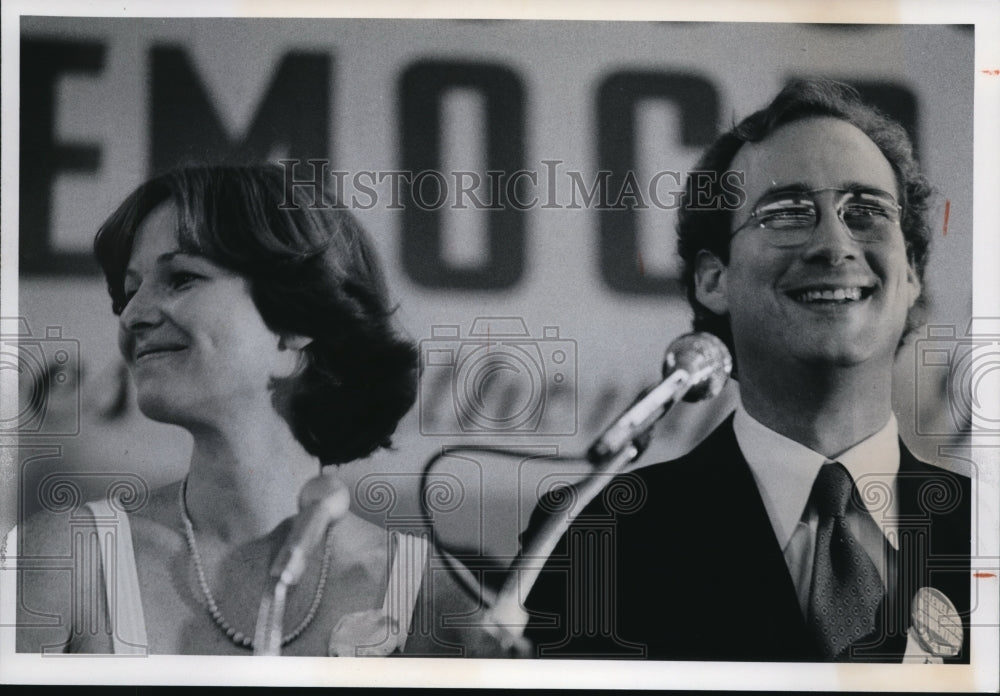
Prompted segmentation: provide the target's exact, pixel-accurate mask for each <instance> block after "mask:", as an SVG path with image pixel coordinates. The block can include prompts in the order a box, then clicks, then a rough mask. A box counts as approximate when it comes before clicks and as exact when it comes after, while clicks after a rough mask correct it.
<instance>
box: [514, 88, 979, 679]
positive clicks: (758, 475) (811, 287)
mask: <svg viewBox="0 0 1000 696" xmlns="http://www.w3.org/2000/svg"><path fill="white" fill-rule="evenodd" d="M696 169H697V170H698V171H709V172H714V173H716V175H717V176H716V177H714V179H715V180H716V181H721V180H723V176H722V175H723V174H724V173H726V172H737V173H738V174H739V175H740V176H742V177H744V193H745V198H743V197H741V199H742V200H740V201H739V203H740V205H737V206H730V207H728V208H725V207H719V206H716V207H713V208H711V209H708V208H704V207H698V206H695V205H693V204H692V201H693V200H696V199H694V198H688V200H687V205H686V206H685V207H684V208H683V209H682V211H681V214H680V218H679V223H678V236H679V250H680V255H681V258H682V260H683V263H684V280H685V284H686V287H687V292H688V298H689V300H690V302H691V305H692V307H693V309H694V312H695V321H694V325H695V329H697V330H702V331H710V332H712V333H715V334H716V335H718V336H719V337H720V338H722V339H723V340H724V341H725V342H726V343H727V344H728V345H729V348H730V350H731V352H732V353H733V357H734V362H735V365H736V375H737V378H738V381H739V385H740V394H741V403H740V405H739V406H738V408H737V410H736V412H735V414H734V415H733V416H731V417H729V418H728V419H726V421H725V422H724V423H723V424H722V425H721V426H720V427H719V428H718V429H716V431H715V432H713V433H712V434H711V435H710V436H709V437H708V438H706V439H705V441H704V442H702V443H701V444H700V445H699V446H698V447H696V448H695V449H694V450H693V451H692V452H690V453H689V454H687V455H686V456H684V457H682V458H681V459H679V460H677V461H674V462H667V463H663V464H658V465H654V466H650V467H646V468H643V469H640V470H638V471H635V472H633V473H630V474H627V475H625V476H623V477H620V479H619V480H618V481H617V482H616V483H614V484H612V486H609V488H608V490H609V491H610V490H612V489H614V488H615V487H616V486H617V490H618V492H619V494H616V495H603V496H598V498H597V499H596V500H595V501H594V502H593V503H591V504H590V505H589V506H588V507H587V509H586V510H585V511H584V513H583V514H581V515H580V516H579V517H578V518H577V520H576V522H575V524H574V525H573V526H572V527H571V528H570V530H569V532H567V534H566V536H565V537H564V540H563V543H562V544H561V546H560V548H559V549H557V551H556V553H555V554H553V556H552V557H551V558H550V559H549V560H548V563H547V565H546V570H545V571H544V572H543V573H542V576H541V578H540V579H539V581H538V583H537V584H536V586H535V589H534V591H533V592H532V593H531V595H530V597H529V598H528V602H527V603H526V606H527V608H528V609H529V610H530V612H531V615H532V620H531V624H530V625H529V630H528V636H529V637H530V638H531V639H532V640H533V641H534V643H535V645H536V650H537V654H538V655H539V656H541V657H549V656H553V657H554V656H566V657H593V658H599V657H651V658H657V659H711V660H789V661H790V660H795V661H877V662H899V661H901V660H904V659H905V660H906V661H920V662H923V661H930V662H940V661H949V662H951V661H956V662H967V661H968V659H969V642H968V612H969V570H968V569H969V550H970V545H969V528H970V495H969V481H968V480H967V479H965V478H964V477H961V476H958V475H956V474H953V473H950V472H947V471H944V470H941V469H937V468H935V467H932V466H930V465H928V464H925V463H922V462H919V461H918V460H916V459H915V458H914V457H913V455H912V454H910V452H909V451H908V450H907V449H906V447H905V445H903V443H902V442H901V441H900V440H899V437H898V434H897V424H896V419H895V416H894V415H893V412H892V402H891V390H892V369H893V363H894V361H895V356H896V353H897V351H898V348H899V346H900V345H901V344H902V341H903V340H905V338H906V336H907V334H908V333H909V332H910V331H912V330H913V329H914V328H915V327H917V326H919V325H920V323H921V315H922V310H923V307H924V296H923V292H922V290H923V284H922V278H923V273H924V267H925V265H926V261H927V253H928V242H929V235H930V233H929V229H928V226H927V223H926V220H925V213H926V207H927V201H928V197H929V195H930V189H929V187H928V185H927V182H926V180H925V179H924V177H923V176H922V175H921V173H920V171H919V168H918V166H917V163H916V161H915V159H914V156H913V153H912V146H911V144H910V141H909V138H908V137H907V135H906V133H905V131H904V130H903V129H902V127H900V126H899V125H898V124H896V123H894V122H893V121H891V120H889V119H888V118H886V117H885V116H884V115H882V114H881V113H879V112H877V111H876V110H874V109H872V108H870V107H869V106H867V105H866V104H864V103H863V102H861V101H860V99H859V98H858V95H857V94H856V93H855V92H854V91H853V90H852V89H850V88H849V87H846V86H844V85H840V84H837V83H832V82H826V81H808V82H797V83H793V84H791V85H789V86H788V87H786V88H785V89H784V90H783V91H782V92H781V93H780V94H779V95H778V96H777V97H776V98H775V99H774V101H773V102H772V103H771V104H770V105H769V106H767V107H766V108H765V109H763V110H761V111H758V112H757V113H754V114H753V115H751V116H750V117H748V118H746V119H745V120H744V121H743V122H741V123H740V124H739V125H738V126H736V127H735V128H734V129H732V130H731V131H729V132H727V133H725V134H724V135H722V136H721V137H720V138H719V139H718V140H717V141H716V142H715V143H714V144H713V145H712V146H711V147H710V148H709V150H708V151H707V152H706V153H705V155H704V156H703V158H702V160H701V162H700V163H699V164H698V166H697V167H696ZM710 178H711V177H710ZM708 193H709V194H710V195H708V196H705V197H703V198H702V199H701V200H706V199H707V200H725V198H724V197H723V196H722V193H723V192H721V191H719V192H714V191H713V192H708ZM716 193H718V194H719V195H718V196H715V194H716ZM626 489H627V490H629V491H630V495H626V496H622V495H620V492H621V491H622V490H626ZM623 501H625V502H624V503H623Z"/></svg>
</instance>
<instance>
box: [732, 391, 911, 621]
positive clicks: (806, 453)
mask: <svg viewBox="0 0 1000 696" xmlns="http://www.w3.org/2000/svg"><path fill="white" fill-rule="evenodd" d="M733 428H734V429H735V431H736V441H737V442H738V443H739V446H740V450H742V452H743V456H744V457H746V460H747V464H749V465H750V471H751V472H752V473H753V477H754V480H755V481H756V483H757V488H758V489H759V490H760V495H761V498H762V499H763V501H764V507H765V509H766V510H767V516H768V518H769V519H770V520H771V526H772V527H773V528H774V534H775V536H776V537H777V539H778V544H779V545H780V546H781V550H782V552H783V553H784V556H785V563H787V564H788V572H789V573H790V574H791V576H792V582H793V583H794V584H795V589H796V592H797V593H798V599H799V607H800V608H801V609H802V613H803V616H806V615H807V613H808V607H809V593H810V586H811V584H812V568H813V553H814V547H815V545H816V529H817V527H818V524H819V517H818V515H817V513H816V510H815V508H814V507H813V506H812V505H808V503H809V494H810V493H811V492H812V487H813V483H814V482H815V480H816V476H817V475H818V474H819V470H820V467H821V466H823V465H824V464H826V463H827V462H830V461H833V460H831V459H829V458H827V457H825V456H823V455H822V454H819V453H818V452H814V451H812V450H811V449H809V448H808V447H806V446H805V445H802V444H800V443H798V442H795V441H794V440H791V439H789V438H787V437H785V436H784V435H782V434H780V433H777V432H775V431H774V430H771V429H770V428H768V427H766V426H765V425H763V424H762V423H760V421H757V420H755V419H754V418H753V417H752V416H751V415H750V414H749V413H747V412H746V410H745V409H744V408H743V404H742V403H741V404H740V405H739V406H738V407H737V409H736V416H735V419H734V421H733ZM898 437H899V436H898V426H897V424H896V416H895V415H894V414H892V413H891V412H890V413H889V416H888V421H887V422H886V424H885V426H883V428H882V429H881V430H879V431H878V432H877V433H875V434H874V435H872V436H871V437H869V438H867V439H865V440H863V441H861V442H859V443H858V444H856V445H854V446H853V447H851V448H850V449H848V450H847V451H846V452H842V453H841V454H839V455H838V456H837V457H836V461H838V462H840V463H841V464H843V465H844V467H845V468H846V469H847V471H848V472H850V474H851V478H853V479H854V484H855V486H856V487H857V488H858V491H859V492H860V494H861V495H860V497H861V499H862V501H863V502H864V507H865V508H866V510H867V512H868V514H864V512H863V511H861V510H858V509H856V508H854V506H853V505H851V506H849V507H848V512H847V522H848V525H849V526H850V528H851V531H852V532H853V533H854V535H855V536H856V537H857V538H858V540H859V541H860V542H861V545H862V547H863V548H864V549H865V551H866V552H867V553H868V555H869V556H870V557H871V559H872V561H874V563H875V566H876V568H878V571H879V575H880V576H881V578H882V584H883V585H884V586H887V584H888V577H889V575H888V571H887V570H886V562H887V561H886V553H885V545H884V544H885V539H888V540H889V543H890V544H892V546H893V548H896V546H897V544H898V541H897V536H896V534H897V528H898V523H897V519H898V505H897V501H896V474H897V472H898V471H899V439H898ZM873 520H874V524H872V521H873Z"/></svg>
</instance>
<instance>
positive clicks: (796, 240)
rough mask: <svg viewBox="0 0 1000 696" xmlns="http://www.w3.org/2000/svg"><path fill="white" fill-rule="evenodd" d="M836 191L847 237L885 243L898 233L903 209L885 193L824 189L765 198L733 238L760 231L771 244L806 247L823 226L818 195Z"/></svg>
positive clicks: (774, 194) (732, 235) (835, 194)
mask: <svg viewBox="0 0 1000 696" xmlns="http://www.w3.org/2000/svg"><path fill="white" fill-rule="evenodd" d="M826 191H832V192H833V193H834V196H835V198H834V200H835V202H836V207H835V209H836V211H837V217H838V218H839V219H840V221H841V222H842V223H844V227H846V228H847V233H848V234H849V235H850V236H851V239H854V240H856V241H859V242H872V243H875V242H882V241H885V240H886V239H888V238H889V236H890V235H891V234H892V233H893V232H894V231H895V230H896V228H897V227H898V225H899V218H900V216H901V215H902V212H903V207H902V206H901V205H899V203H897V202H896V199H895V198H893V196H892V195H891V194H889V193H886V192H885V191H878V190H871V189H867V190H860V191H850V190H845V189H838V188H821V189H814V190H812V191H780V192H776V193H771V194H768V195H766V196H764V197H763V198H761V199H760V200H759V201H757V203H756V204H755V205H754V207H753V211H752V212H751V213H750V217H749V219H747V220H746V222H744V223H743V224H742V225H740V226H739V227H737V228H736V229H735V230H733V232H732V234H731V235H730V237H735V236H736V234H737V233H739V232H741V231H742V230H744V229H747V228H748V227H758V228H760V229H762V230H764V232H765V233H766V235H767V239H768V241H769V242H770V243H771V244H772V245H774V246H777V247H794V246H799V245H802V244H805V243H806V242H808V241H809V238H810V237H812V234H813V231H814V230H815V229H816V225H817V224H818V223H819V218H820V211H819V205H818V204H817V203H816V194H818V193H824V192H826Z"/></svg>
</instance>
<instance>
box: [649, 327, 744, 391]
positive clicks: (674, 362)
mask: <svg viewBox="0 0 1000 696" xmlns="http://www.w3.org/2000/svg"><path fill="white" fill-rule="evenodd" d="M732 369H733V359H732V357H731V356H730V355H729V349H728V348H726V344H725V343H723V342H722V340H721V339H720V338H719V337H718V336H715V335H713V334H710V333H706V332H704V331H698V332H695V333H688V334H684V335H683V336H681V337H679V338H677V339H676V340H674V342H673V343H671V344H670V345H669V346H667V353H666V355H665V356H664V357H663V377H664V379H665V378H666V377H668V376H669V375H670V374H672V373H673V372H675V371H677V370H684V371H685V372H687V373H688V374H690V375H699V374H700V379H698V381H696V382H694V383H693V384H692V385H691V386H690V388H689V389H688V391H687V393H686V394H685V395H684V400H685V401H701V400H703V399H710V398H712V397H715V396H718V395H719V392H721V391H722V387H724V386H725V384H726V380H727V379H729V373H730V371H731V370H732ZM706 370H707V372H706Z"/></svg>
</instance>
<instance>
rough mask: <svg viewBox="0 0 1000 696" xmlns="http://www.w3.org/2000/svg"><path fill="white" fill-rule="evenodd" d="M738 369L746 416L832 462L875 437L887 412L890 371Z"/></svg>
mask: <svg viewBox="0 0 1000 696" xmlns="http://www.w3.org/2000/svg"><path fill="white" fill-rule="evenodd" d="M740 369H741V373H740V395H741V398H742V401H743V406H744V408H746V410H747V413H749V414H750V415H751V416H753V417H754V418H755V419H757V420H758V421H759V422H760V423H762V424H763V425H766V426H767V427H768V428H770V429H771V430H774V431H776V432H779V433H781V434H782V435H784V436H786V437H788V438H790V439H792V440H795V441H796V442H799V443H801V444H803V445H805V446H806V447H808V448H809V449H811V450H813V451H814V452H819V453H820V454H822V455H824V456H825V457H829V458H831V459H832V458H835V457H837V456H838V455H839V454H841V453H842V452H844V451H846V450H847V449H849V448H851V447H852V446H854V445H856V444H857V443H858V442H861V441H862V440H864V439H865V438H867V437H869V436H871V435H872V434H874V433H875V432H877V431H878V430H879V429H880V428H882V426H884V425H885V423H886V420H887V418H888V416H889V414H890V413H891V412H892V374H891V370H882V371H881V373H880V374H875V375H873V374H872V372H873V371H872V370H861V369H852V368H837V369H831V370H813V369H798V370H796V369H791V370H782V371H781V372H775V371H768V372H758V371H755V370H753V369H749V370H746V371H744V370H743V366H742V365H741V368H740Z"/></svg>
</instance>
